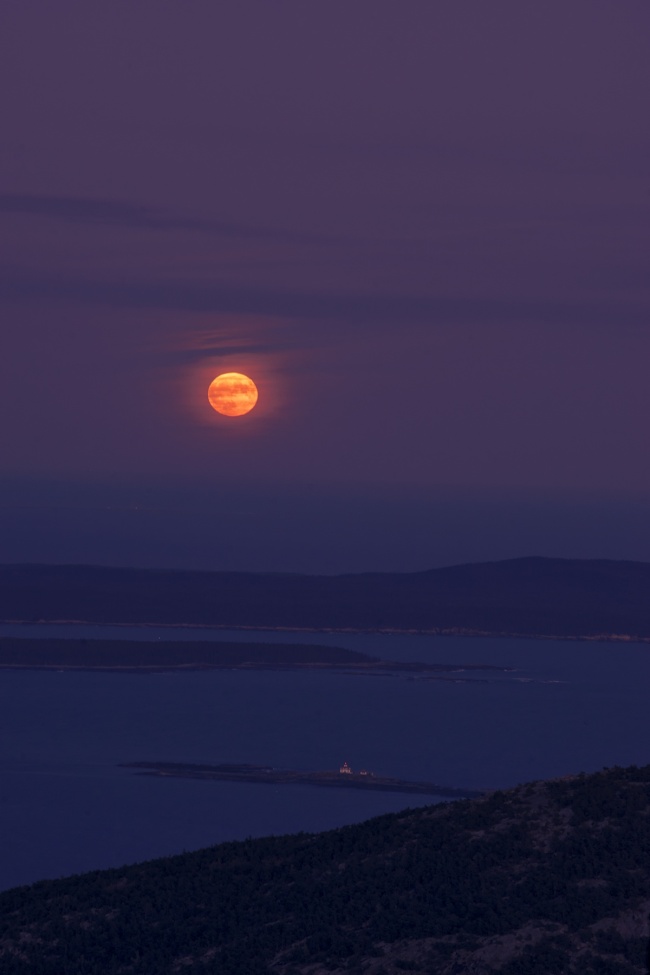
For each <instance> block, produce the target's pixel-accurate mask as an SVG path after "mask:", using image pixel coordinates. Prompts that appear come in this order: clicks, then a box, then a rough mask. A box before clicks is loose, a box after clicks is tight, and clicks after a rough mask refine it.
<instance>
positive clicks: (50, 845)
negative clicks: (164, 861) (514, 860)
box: [0, 626, 650, 887]
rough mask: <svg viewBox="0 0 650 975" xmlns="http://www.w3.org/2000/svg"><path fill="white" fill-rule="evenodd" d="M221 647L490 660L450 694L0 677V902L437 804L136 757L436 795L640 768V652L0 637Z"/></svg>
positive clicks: (645, 757)
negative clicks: (299, 771)
mask: <svg viewBox="0 0 650 975" xmlns="http://www.w3.org/2000/svg"><path fill="white" fill-rule="evenodd" d="M9 635H11V636H16V635H17V636H23V637H28V636H33V635H38V636H72V637H78V638H89V637H98V638H101V637H105V638H106V637H111V638H112V637H114V636H115V635H118V636H119V637H122V638H129V639H148V640H151V639H161V640H168V639H180V638H182V639H198V640H200V639H214V638H215V637H216V638H217V639H228V640H243V641H246V640H249V641H250V640H260V641H262V640H263V641H269V642H273V641H280V642H289V641H293V642H298V643H307V642H309V643H323V644H334V645H339V646H347V647H350V648H351V649H355V650H362V651H364V652H366V653H371V654H374V655H376V656H380V657H383V658H386V659H394V660H397V659H400V660H423V661H428V662H433V661H436V662H441V663H454V664H457V665H459V666H460V665H462V664H463V663H473V664H477V663H478V664H481V663H482V664H491V665H497V666H501V667H508V668H513V669H512V670H510V671H508V672H506V673H500V672H493V671H489V670H484V671H467V672H459V673H457V674H454V675H453V676H454V677H455V678H457V681H458V682H456V681H420V680H409V679H407V678H405V677H399V678H379V677H351V676H345V675H343V674H317V673H291V672H288V673H282V672H272V671H271V672H268V673H264V672H252V673H242V672H237V671H223V672H213V673H186V674H178V675H177V674H173V675H171V674H170V675H157V676H130V675H126V674H113V675H110V674H92V673H43V672H38V671H16V672H2V673H0V770H1V772H2V776H1V778H0V828H1V835H2V838H3V846H4V849H3V853H2V857H1V858H0V887H10V886H13V885H16V884H20V883H29V882H31V881H33V880H36V879H41V878H43V877H56V876H61V875H65V874H70V873H75V872H79V871H82V870H90V869H93V868H97V867H105V866H117V865H121V864H123V863H129V862H134V861H137V860H143V859H147V858H149V857H153V856H161V855H165V854H171V853H178V852H181V851H182V850H190V849H195V848H197V847H200V846H206V845H209V844H211V843H216V842H220V841H222V840H226V839H236V838H243V837H246V836H251V835H252V836H255V835H263V834H268V833H286V832H294V831H297V830H309V831H311V830H321V829H327V828H330V827H333V826H339V825H342V824H344V823H350V822H355V821H358V820H360V819H364V818H367V817H369V816H372V815H376V814H378V813H382V812H388V811H393V810H397V809H401V808H404V807H405V806H407V805H416V804H424V803H425V802H430V801H431V799H430V798H428V797H422V801H421V802H420V800H419V798H418V797H416V796H408V795H395V794H391V793H385V794H381V793H378V794H375V795H363V794H357V793H355V792H349V793H348V792H338V791H336V790H327V789H316V788H310V787H287V786H283V787H280V786H278V787H272V786H263V785H254V784H246V785H233V784H230V783H221V782H219V783H218V782H192V781H190V780H173V779H155V778H147V777H143V776H138V775H134V774H133V772H131V771H129V770H126V769H120V768H118V767H117V765H118V763H119V762H125V761H132V760H138V759H161V760H164V759H177V760H180V761H208V762H220V761H226V762H228V761H232V762H239V761H241V762H252V763H259V764H269V765H274V766H284V767H290V768H303V769H315V768H333V767H336V766H338V765H339V764H340V763H341V762H342V761H343V760H347V761H348V762H349V763H350V764H351V765H352V766H353V767H355V766H363V767H366V768H370V769H372V770H373V771H375V772H378V773H385V774H389V775H398V776H401V777H403V778H420V779H429V780H432V781H436V782H440V783H442V784H445V785H456V786H467V787H476V788H481V787H487V788H490V787H505V786H509V785H514V784H516V783H517V782H521V781H524V780H527V779H533V778H539V777H549V776H556V775H562V774H566V773H570V772H577V771H581V770H584V771H590V770H594V769H597V768H601V767H602V766H604V765H615V764H623V765H624V764H632V763H636V764H646V763H648V762H650V745H649V742H650V734H649V732H650V709H648V706H647V699H648V693H647V688H648V686H649V683H650V647H648V646H645V645H634V644H632V645H629V644H628V645H625V644H622V645H615V644H608V645H605V644H601V645H598V644H588V643H570V642H566V643H564V642H542V641H528V640H487V639H486V640H471V639H460V638H442V637H428V636H411V635H409V636H392V635H391V636H389V635H379V636H378V635H368V634H353V635H351V634H345V635H342V634H329V633H319V634H305V633H277V632H273V633H250V632H249V633H246V632H240V631H235V632H229V631H219V632H217V633H216V634H215V631H212V630H198V629H190V630H184V629H166V628H160V629H156V628H145V629H141V628H126V627H82V626H75V627H63V626H39V627H33V626H30V627H26V626H0V636H9Z"/></svg>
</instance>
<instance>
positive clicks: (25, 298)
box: [0, 268, 647, 326]
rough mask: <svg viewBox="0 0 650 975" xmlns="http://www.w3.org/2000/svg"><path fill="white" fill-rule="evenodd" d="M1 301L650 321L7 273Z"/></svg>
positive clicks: (574, 307)
mask: <svg viewBox="0 0 650 975" xmlns="http://www.w3.org/2000/svg"><path fill="white" fill-rule="evenodd" d="M0 299H2V300H4V301H7V302H12V301H13V302H20V303H23V302H33V301H48V302H53V301H54V302H56V301H59V302H73V303H87V304H90V305H100V306H104V307H112V308H119V307H121V308H140V309H142V308H150V309H175V310H178V311H186V312H196V313H200V312H212V313H223V314H252V315H259V316H272V317H274V318H278V317H280V318H289V319H304V320H308V319H311V320H314V321H322V320H328V321H332V322H337V321H340V322H343V323H353V324H360V325H369V324H383V323H390V324H392V325H393V326H400V325H402V326H404V325H413V324H422V323H429V324H438V325H445V324H455V323H458V324H463V323H481V322H483V323H486V324H492V323H494V324H504V323H508V322H521V323H522V324H524V323H526V322H537V323H545V322H548V323H553V324H563V323H564V324H567V325H572V324H573V325H581V326H584V325H595V324H617V325H623V324H627V325H638V324H645V323H647V301H646V300H645V298H644V297H643V296H642V297H641V298H640V299H639V300H638V301H632V300H629V301H626V302H621V303H620V304H619V303H616V302H603V301H601V300H598V299H596V298H594V297H593V296H590V297H589V298H588V299H585V300H584V301H581V302H580V301H575V302H571V301H562V300H548V299H545V298H540V299H539V300H535V299H534V298H526V299H518V298H512V299H508V298H501V297H497V298H495V297H492V296H490V297H470V296H463V295H445V294H440V295H435V296H427V295H423V296H414V295H407V294H377V293H375V294H370V293H365V294H351V293H338V294H336V293H333V292H331V291H330V292H327V293H325V292H321V293H318V292H311V293H304V292H301V291H290V290H280V289H278V290H273V289H271V288H261V287H256V286H255V285H253V284H251V285H250V286H246V287H241V286H236V285H231V284H227V283H223V282H219V283H215V284H208V283H203V282H198V283H197V282H184V281H164V282H161V281H101V280H98V279H90V278H73V277H64V276H63V275H47V274H41V273H38V272H31V271H28V272H25V271H23V270H21V269H19V270H15V269H12V268H5V269H4V270H3V271H2V272H0Z"/></svg>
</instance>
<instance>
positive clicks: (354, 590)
mask: <svg viewBox="0 0 650 975" xmlns="http://www.w3.org/2000/svg"><path fill="white" fill-rule="evenodd" d="M0 619H2V620H22V621H37V620H77V621H87V622H97V623H131V624H147V623H149V624H154V623H158V624H163V625H174V624H176V625H179V624H188V625H196V626H201V625H203V626H217V627H251V628H258V629H285V628H286V629H291V628H298V629H336V630H402V631H403V630H416V631H429V632H437V633H466V634H475V635H479V634H481V635H518V636H531V637H566V638H571V639H576V638H585V639H640V640H650V563H646V562H628V561H614V560H606V559H593V560H579V559H552V558H537V557H531V558H520V559H510V560H506V561H501V562H481V563H469V564H465V565H457V566H451V567H448V568H441V569H431V570H427V571H425V572H414V573H360V574H355V575H337V576H317V575H300V574H287V573H244V572H199V571H171V570H154V569H126V568H105V567H98V566H75V565H63V566H53V565H5V566H0Z"/></svg>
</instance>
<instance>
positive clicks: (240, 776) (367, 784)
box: [120, 762, 484, 799]
mask: <svg viewBox="0 0 650 975" xmlns="http://www.w3.org/2000/svg"><path fill="white" fill-rule="evenodd" d="M120 768H130V769H136V770H137V773H138V775H155V776H159V777H160V778H167V777H173V778H180V779H212V780H216V781H218V782H253V783H256V784H260V783H262V784H264V785H315V786H322V787H324V788H327V789H363V790H365V791H366V792H410V793H417V794H418V795H425V796H441V797H444V798H447V799H477V798H478V797H479V796H482V795H484V793H483V792H478V791H476V790H472V789H457V788H453V787H451V786H445V785H438V784H437V783H435V782H412V781H408V780H406V779H396V778H391V777H390V776H386V775H375V773H374V772H368V771H365V770H362V771H359V772H353V770H352V769H351V768H350V767H349V765H348V764H347V762H345V763H344V764H343V765H342V766H341V768H340V769H332V770H329V771H322V772H320V771H316V772H309V771H297V770H296V769H285V768H273V767H271V766H269V765H248V764H231V763H221V764H218V765H196V764H193V763H190V762H123V763H121V764H120Z"/></svg>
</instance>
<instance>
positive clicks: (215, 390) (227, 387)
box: [208, 372, 258, 416]
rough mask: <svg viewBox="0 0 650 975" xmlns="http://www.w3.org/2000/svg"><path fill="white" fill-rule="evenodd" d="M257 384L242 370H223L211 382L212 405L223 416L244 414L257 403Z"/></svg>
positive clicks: (209, 398) (210, 399)
mask: <svg viewBox="0 0 650 975" xmlns="http://www.w3.org/2000/svg"><path fill="white" fill-rule="evenodd" d="M257 395H258V394H257V386H256V385H255V383H254V382H253V380H252V379H249V377H248V376H245V375H244V374H243V373H241V372H223V373H222V374H221V375H220V376H217V377H216V378H215V379H213V380H212V382H211V383H210V387H209V389H208V400H209V401H210V406H211V407H212V409H213V410H216V411H217V413H222V414H223V416H243V415H244V413H250V411H251V410H252V409H253V407H254V406H255V404H256V403H257Z"/></svg>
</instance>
